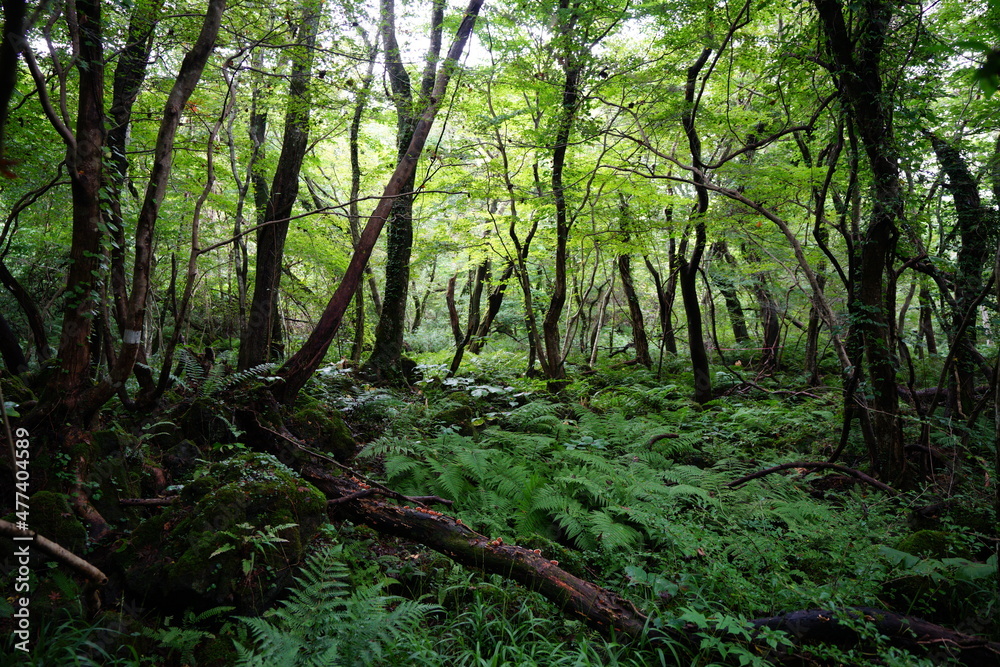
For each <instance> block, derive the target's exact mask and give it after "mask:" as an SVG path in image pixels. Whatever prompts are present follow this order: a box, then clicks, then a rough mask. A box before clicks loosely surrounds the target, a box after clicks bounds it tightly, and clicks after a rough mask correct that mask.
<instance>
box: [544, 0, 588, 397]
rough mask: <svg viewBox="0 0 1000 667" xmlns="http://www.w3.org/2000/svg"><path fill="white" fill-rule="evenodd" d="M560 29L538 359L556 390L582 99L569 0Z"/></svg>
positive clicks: (561, 369) (563, 3) (562, 7)
mask: <svg viewBox="0 0 1000 667" xmlns="http://www.w3.org/2000/svg"><path fill="white" fill-rule="evenodd" d="M559 14H560V17H561V19H560V25H559V26H558V31H559V33H560V34H561V36H562V38H563V39H564V40H566V42H565V44H564V45H563V49H562V53H561V54H560V62H561V63H562V67H563V73H564V75H565V78H564V80H563V88H562V107H561V115H560V117H559V125H558V129H557V130H556V137H555V144H554V145H553V147H552V197H553V199H554V201H555V213H556V254H555V258H554V259H555V265H554V266H553V271H554V273H555V276H554V279H553V282H552V296H551V297H550V299H549V307H548V310H547V311H546V312H545V319H544V320H543V321H542V343H543V345H544V347H545V354H544V356H542V357H539V361H541V362H542V371H543V372H544V373H545V377H546V378H548V379H549V380H555V381H556V382H554V383H553V384H552V387H553V388H558V387H559V382H558V381H560V380H562V378H564V377H566V368H565V366H564V365H563V361H562V347H561V339H560V337H559V319H560V318H561V317H562V310H563V306H564V305H565V303H566V251H567V245H568V243H569V232H570V228H571V227H572V221H571V220H570V219H569V216H568V213H567V210H566V208H567V207H566V191H565V185H564V184H563V170H564V169H565V167H566V149H567V148H568V147H569V135H570V131H571V130H572V129H573V121H574V119H575V117H576V112H577V107H578V104H579V102H578V99H579V95H580V90H579V85H580V74H581V72H582V69H583V67H582V64H581V63H580V54H579V53H577V48H576V47H575V46H574V45H573V44H572V43H571V41H572V39H573V32H574V27H575V24H576V20H577V18H578V17H577V14H576V6H575V5H574V9H573V10H572V11H571V10H570V5H569V0H560V2H559Z"/></svg>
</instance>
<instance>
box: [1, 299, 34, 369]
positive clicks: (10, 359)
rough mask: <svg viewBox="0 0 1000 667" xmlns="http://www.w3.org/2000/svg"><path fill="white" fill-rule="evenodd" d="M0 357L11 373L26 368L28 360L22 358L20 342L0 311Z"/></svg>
mask: <svg viewBox="0 0 1000 667" xmlns="http://www.w3.org/2000/svg"><path fill="white" fill-rule="evenodd" d="M0 357H3V362H4V365H5V366H7V370H9V371H10V372H11V375H20V374H21V373H23V372H24V371H26V370H28V360H27V359H25V358H24V352H23V351H22V350H21V342H20V341H19V340H18V339H17V334H15V333H14V331H13V329H11V328H10V324H9V323H8V322H7V318H5V317H4V316H3V313H0Z"/></svg>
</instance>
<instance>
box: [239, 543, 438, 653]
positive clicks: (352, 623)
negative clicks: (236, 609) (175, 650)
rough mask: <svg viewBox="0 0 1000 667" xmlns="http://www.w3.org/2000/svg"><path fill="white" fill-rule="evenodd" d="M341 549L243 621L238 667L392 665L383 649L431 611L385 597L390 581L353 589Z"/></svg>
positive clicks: (317, 559)
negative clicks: (246, 636)
mask: <svg viewBox="0 0 1000 667" xmlns="http://www.w3.org/2000/svg"><path fill="white" fill-rule="evenodd" d="M350 578H351V572H350V570H349V569H348V568H347V566H346V565H345V564H344V561H343V557H342V548H341V546H340V545H337V546H333V547H327V548H324V549H322V550H321V551H319V552H317V553H316V554H314V555H313V556H311V557H310V558H309V559H308V561H307V562H306V563H305V565H304V566H303V568H302V570H301V573H300V576H299V577H297V578H296V581H297V582H298V586H297V587H296V588H295V589H294V590H293V591H292V594H291V595H290V596H289V598H288V599H287V600H285V601H283V602H282V603H281V605H280V606H279V607H278V608H276V609H274V610H272V611H270V612H268V613H267V614H265V615H264V616H262V617H259V618H245V619H243V622H244V623H246V625H247V626H248V627H249V628H250V631H251V634H252V636H253V639H254V645H253V646H252V647H239V649H238V651H239V654H240V660H239V662H238V663H237V664H238V665H240V666H241V667H290V666H293V665H294V666H301V667H306V666H315V667H320V666H326V665H369V664H392V662H391V661H390V656H389V654H388V652H387V646H391V645H392V644H394V643H396V642H399V641H400V638H401V637H402V636H403V635H404V634H406V633H407V632H410V631H412V630H413V628H414V626H416V624H417V623H419V622H420V621H421V620H422V619H423V618H424V617H425V616H426V614H427V613H428V612H431V611H433V610H434V609H435V608H436V607H435V606H434V605H429V604H423V603H418V602H414V601H412V600H403V599H401V598H399V597H397V596H394V595H386V594H385V588H386V586H388V585H389V584H390V583H392V580H390V579H381V580H379V581H377V582H375V583H369V584H361V585H358V586H356V587H354V588H352V586H351V584H350Z"/></svg>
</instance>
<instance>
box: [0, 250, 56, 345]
mask: <svg viewBox="0 0 1000 667" xmlns="http://www.w3.org/2000/svg"><path fill="white" fill-rule="evenodd" d="M0 283H2V284H3V286H4V287H6V288H7V290H8V291H9V292H10V293H11V295H12V296H13V297H14V299H15V300H16V301H17V304H18V305H19V306H21V311H22V312H23V313H24V317H25V319H26V320H27V321H28V328H29V329H30V330H31V337H32V338H34V343H35V351H36V353H37V354H38V361H48V359H49V357H51V356H52V350H51V348H50V347H49V339H48V336H47V335H46V333H45V318H43V317H42V311H41V310H39V309H38V304H36V303H35V300H34V299H33V298H31V295H30V294H28V291H27V290H26V289H24V286H23V285H21V283H20V281H19V280H17V278H15V277H14V276H13V275H12V274H11V272H10V271H9V270H8V269H7V265H6V264H5V263H4V262H3V260H2V259H0Z"/></svg>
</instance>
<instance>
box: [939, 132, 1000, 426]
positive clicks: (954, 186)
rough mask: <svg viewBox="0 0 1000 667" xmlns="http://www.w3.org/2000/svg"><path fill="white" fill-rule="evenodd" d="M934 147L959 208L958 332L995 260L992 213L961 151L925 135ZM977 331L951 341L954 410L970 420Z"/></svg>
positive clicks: (953, 318)
mask: <svg viewBox="0 0 1000 667" xmlns="http://www.w3.org/2000/svg"><path fill="white" fill-rule="evenodd" d="M924 134H925V135H926V136H927V138H928V139H930V141H931V145H932V146H933V147H934V153H935V155H936V156H937V159H938V162H939V163H940V164H941V168H942V169H943V170H944V172H945V174H946V175H947V176H948V182H947V184H946V187H947V188H948V191H949V192H950V193H951V198H952V202H953V204H954V206H955V213H956V223H957V227H958V237H959V241H960V245H959V248H958V257H957V266H956V271H955V292H954V295H955V302H954V308H953V310H952V313H951V324H952V327H953V330H954V331H957V329H958V328H959V326H960V325H961V322H962V318H963V317H965V314H966V311H967V310H968V309H969V305H970V304H971V302H972V301H973V300H974V299H975V298H976V296H977V295H978V294H979V292H980V291H981V290H982V289H983V270H984V269H985V268H986V267H987V266H988V265H989V263H990V261H991V260H992V259H993V252H994V249H993V248H991V244H990V239H989V233H988V232H989V225H990V222H991V221H990V213H991V211H989V210H988V209H987V208H986V207H984V206H983V205H982V202H981V201H980V198H979V184H978V183H977V182H976V179H975V178H974V177H973V175H972V173H971V172H970V171H969V167H968V164H967V163H966V161H965V159H964V158H963V157H962V155H961V153H959V151H958V149H957V148H955V147H954V146H952V145H950V144H949V143H947V142H945V141H944V140H942V139H940V138H939V137H938V136H937V135H935V134H933V133H931V132H925V133H924ZM975 346H976V327H968V328H967V329H966V333H965V335H964V336H963V337H962V338H961V339H955V338H954V333H953V337H952V340H951V353H952V354H953V355H955V357H956V360H955V375H954V378H955V381H956V384H957V389H958V391H957V392H955V394H954V396H953V399H954V402H953V404H952V409H953V410H954V411H955V412H956V413H957V414H960V415H965V416H968V414H969V413H970V411H971V410H972V407H973V406H974V405H975V395H974V388H975V369H976V361H975V356H976V354H975Z"/></svg>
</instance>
